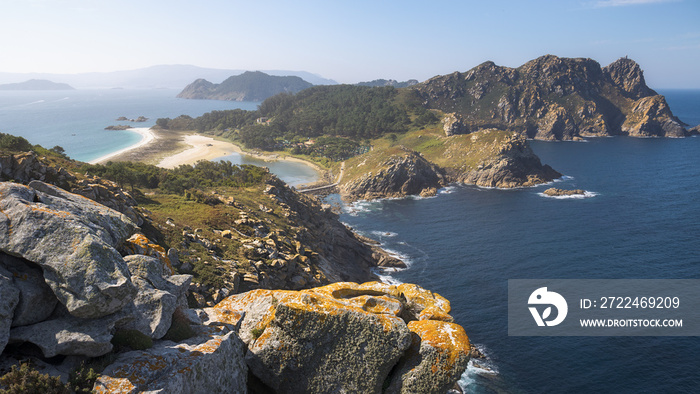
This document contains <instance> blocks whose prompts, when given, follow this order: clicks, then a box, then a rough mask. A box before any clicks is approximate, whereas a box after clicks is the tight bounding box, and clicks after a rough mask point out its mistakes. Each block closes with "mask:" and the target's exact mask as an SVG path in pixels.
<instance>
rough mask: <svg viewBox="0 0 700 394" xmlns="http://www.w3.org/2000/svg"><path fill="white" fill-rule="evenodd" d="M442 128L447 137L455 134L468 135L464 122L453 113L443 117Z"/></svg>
mask: <svg viewBox="0 0 700 394" xmlns="http://www.w3.org/2000/svg"><path fill="white" fill-rule="evenodd" d="M442 128H443V130H444V131H445V135H446V136H448V137H449V136H451V135H455V134H468V133H469V128H468V126H467V125H466V124H465V123H464V120H462V119H461V117H460V116H458V115H457V114H455V113H451V114H447V115H445V117H444V118H443V119H442Z"/></svg>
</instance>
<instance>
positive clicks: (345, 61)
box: [0, 0, 700, 88]
mask: <svg viewBox="0 0 700 394" xmlns="http://www.w3.org/2000/svg"><path fill="white" fill-rule="evenodd" d="M699 19H700V1H698V0H527V1H526V0H481V1H471V0H454V1H445V0H431V1H425V0H422V1H413V0H401V1H382V0H372V1H365V0H353V1H336V0H322V1H308V0H295V1H289V0H286V1H281V0H280V1H266V0H248V1H238V0H198V1H194V0H167V1H165V0H138V1H135V0H0V72H51V73H80V72H90V71H117V70H128V69H135V68H141V67H147V66H152V65H157V64H192V65H196V66H201V67H212V68H225V69H246V70H273V69H284V70H304V71H309V72H313V73H316V74H319V75H321V76H323V77H326V78H331V79H335V80H337V81H339V82H343V83H355V82H360V81H367V80H372V79H377V78H387V79H389V78H393V79H397V80H406V79H411V78H414V79H418V80H421V81H423V80H425V79H428V78H430V77H432V76H435V75H438V74H446V73H450V72H453V71H466V70H469V69H470V68H472V67H474V66H476V65H478V64H480V63H482V62H484V61H486V60H493V61H494V62H496V63H497V64H500V65H505V66H510V67H517V66H519V65H521V64H522V63H524V62H526V61H528V60H530V59H533V58H536V57H538V56H541V55H545V54H553V55H557V56H564V57H591V58H593V59H595V60H597V61H598V62H600V63H601V64H602V65H607V64H609V63H610V62H612V61H614V60H615V59H617V58H619V57H622V56H626V55H627V56H629V57H630V58H632V59H634V60H636V61H637V62H638V63H639V64H640V65H641V66H642V68H643V69H644V70H645V76H646V78H647V82H648V84H649V85H650V86H651V87H653V88H669V87H676V88H682V87H688V88H700V76H699V74H698V70H700V24H698V20H699Z"/></svg>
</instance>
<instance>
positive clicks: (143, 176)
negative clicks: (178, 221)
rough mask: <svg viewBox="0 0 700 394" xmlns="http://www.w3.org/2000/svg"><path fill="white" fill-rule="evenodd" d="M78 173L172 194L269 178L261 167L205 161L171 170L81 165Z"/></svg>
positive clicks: (115, 164) (130, 165)
mask: <svg viewBox="0 0 700 394" xmlns="http://www.w3.org/2000/svg"><path fill="white" fill-rule="evenodd" d="M81 171H84V172H86V173H88V174H91V175H97V176H99V177H103V178H106V179H110V180H112V181H114V182H117V183H118V184H119V185H120V186H121V187H125V186H127V185H128V186H130V187H131V189H132V190H133V189H134V188H136V187H141V188H147V189H160V190H161V191H163V192H166V193H173V194H184V193H185V191H187V190H189V189H209V188H213V187H247V186H252V185H256V184H259V183H261V182H263V181H264V180H266V179H267V177H268V176H269V172H268V170H267V169H265V168H262V167H257V166H253V165H247V164H243V165H236V164H231V162H230V161H223V162H213V161H206V160H202V161H199V162H197V164H195V165H194V166H191V165H181V166H179V167H177V168H175V169H171V170H169V169H164V168H160V167H156V166H153V165H150V164H143V163H136V162H111V161H110V162H107V163H106V164H84V165H83V166H82V167H81Z"/></svg>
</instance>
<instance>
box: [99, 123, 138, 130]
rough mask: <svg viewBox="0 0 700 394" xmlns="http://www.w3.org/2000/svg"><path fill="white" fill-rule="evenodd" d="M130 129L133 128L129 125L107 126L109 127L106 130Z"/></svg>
mask: <svg viewBox="0 0 700 394" xmlns="http://www.w3.org/2000/svg"><path fill="white" fill-rule="evenodd" d="M130 128H132V127H131V126H129V125H126V124H120V125H111V126H107V127H105V130H129V129H130Z"/></svg>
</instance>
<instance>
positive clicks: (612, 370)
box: [341, 91, 700, 393]
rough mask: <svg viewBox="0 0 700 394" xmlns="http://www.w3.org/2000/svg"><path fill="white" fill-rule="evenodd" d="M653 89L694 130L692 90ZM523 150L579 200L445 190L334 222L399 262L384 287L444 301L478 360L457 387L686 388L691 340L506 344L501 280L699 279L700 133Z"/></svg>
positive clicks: (697, 346) (529, 192)
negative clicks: (404, 265) (403, 265)
mask: <svg viewBox="0 0 700 394" xmlns="http://www.w3.org/2000/svg"><path fill="white" fill-rule="evenodd" d="M662 93H663V94H666V95H667V100H668V102H669V103H670V105H671V108H672V109H673V110H674V113H676V114H677V115H679V117H680V118H681V120H683V121H684V122H686V123H688V124H691V125H695V124H698V123H700V105H698V104H699V103H700V91H663V92H662ZM676 108H678V109H679V110H678V111H677V112H676ZM531 146H532V148H533V149H534V151H535V153H537V154H538V155H539V156H540V158H541V159H542V162H543V163H547V164H550V165H551V166H552V167H554V168H555V169H557V170H558V171H560V172H561V173H563V174H565V177H564V178H563V179H562V180H561V181H558V182H556V183H555V186H557V187H562V188H578V189H585V190H586V191H588V192H590V194H589V196H590V197H588V198H579V199H573V198H570V199H554V198H548V197H544V196H543V195H541V192H542V191H543V190H544V189H546V188H547V187H551V186H549V185H542V186H538V187H534V188H524V189H517V190H494V189H482V188H477V187H472V186H450V187H448V188H446V189H443V190H441V191H440V194H439V195H438V196H437V197H433V198H407V199H400V200H384V201H376V202H362V203H359V204H354V205H353V206H350V207H346V209H345V212H344V213H343V214H342V215H341V220H342V221H343V222H345V223H347V224H348V225H349V226H351V227H352V228H354V229H355V230H356V231H359V232H361V233H363V234H365V235H367V236H370V237H373V238H375V239H377V240H379V241H381V242H382V244H383V246H384V247H385V248H386V249H388V250H391V251H393V252H394V253H396V254H397V255H398V256H400V257H403V258H405V259H406V260H407V261H408V262H409V263H410V267H409V268H408V269H406V270H403V271H399V272H395V273H391V274H390V279H391V280H398V281H401V282H410V283H417V284H420V285H421V286H424V287H425V288H428V289H431V290H433V291H436V292H438V293H440V294H441V295H443V296H445V297H446V298H447V299H449V300H450V301H451V305H452V310H453V312H452V315H453V316H454V317H455V319H456V321H457V323H460V324H461V325H463V326H464V328H465V330H466V331H467V333H468V335H469V336H470V340H471V341H472V342H473V343H474V344H476V346H477V347H479V348H480V349H482V350H483V351H484V353H486V354H487V355H488V356H489V360H488V361H486V362H483V361H477V362H478V363H480V364H481V367H482V368H477V367H475V366H474V365H472V366H470V368H469V369H468V372H467V373H466V374H465V375H464V376H463V378H462V380H461V382H460V384H461V385H462V387H464V388H465V390H466V391H467V392H474V393H491V392H533V393H555V392H556V393H570V392H618V393H639V392H651V393H655V392H697V390H698V387H700V375H699V374H698V372H700V362H698V358H697V357H698V354H700V340H699V339H698V338H696V337H516V336H513V337H509V336H508V329H507V327H508V324H507V323H508V322H507V280H508V279H545V278H561V279H577V278H580V279H584V278H591V279H594V278H606V279H617V278H646V279H655V278H664V279H668V278H693V279H698V278H700V237H699V236H698V234H700V197H699V196H700V155H698V152H700V138H695V137H693V138H685V139H635V138H624V137H615V138H600V139H590V140H588V142H541V141H532V142H531ZM698 313H700V311H699V312H698Z"/></svg>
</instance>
